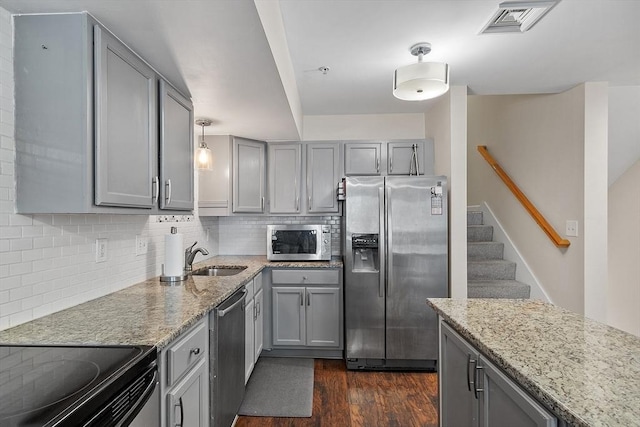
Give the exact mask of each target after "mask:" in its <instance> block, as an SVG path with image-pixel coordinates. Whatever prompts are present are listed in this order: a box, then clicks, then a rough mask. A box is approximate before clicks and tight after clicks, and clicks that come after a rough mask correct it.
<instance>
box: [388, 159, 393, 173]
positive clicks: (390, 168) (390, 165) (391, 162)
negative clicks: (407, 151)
mask: <svg viewBox="0 0 640 427" xmlns="http://www.w3.org/2000/svg"><path fill="white" fill-rule="evenodd" d="M389 172H393V156H389Z"/></svg>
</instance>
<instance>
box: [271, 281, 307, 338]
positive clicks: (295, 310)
mask: <svg viewBox="0 0 640 427" xmlns="http://www.w3.org/2000/svg"><path fill="white" fill-rule="evenodd" d="M304 291H305V288H303V287H279V286H274V287H272V288H271V301H272V308H273V310H272V313H273V345H274V346H275V345H287V346H300V345H305V344H306V337H305V332H306V330H305V308H304V300H305V298H304V297H305V292H304Z"/></svg>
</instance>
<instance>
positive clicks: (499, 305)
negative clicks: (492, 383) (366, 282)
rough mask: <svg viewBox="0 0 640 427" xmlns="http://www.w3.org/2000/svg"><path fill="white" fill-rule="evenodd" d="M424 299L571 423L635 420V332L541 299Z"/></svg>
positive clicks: (639, 420)
mask: <svg viewBox="0 0 640 427" xmlns="http://www.w3.org/2000/svg"><path fill="white" fill-rule="evenodd" d="M427 303H428V304H429V305H430V306H431V307H432V308H433V309H434V310H435V311H436V312H437V313H438V314H440V315H441V316H442V317H443V318H444V320H445V321H446V322H447V323H449V324H450V325H451V326H452V327H453V328H454V329H455V330H456V331H457V332H458V333H459V334H460V335H462V336H463V337H464V338H465V339H467V340H468V341H469V342H470V343H471V344H473V345H474V346H475V347H476V348H477V349H479V350H480V352H481V353H483V354H484V355H485V356H487V357H488V358H489V359H490V360H491V361H492V362H493V363H494V364H495V365H497V366H499V367H500V368H502V369H503V370H504V371H505V372H506V373H507V374H508V375H509V376H511V377H512V378H513V379H515V380H516V381H517V382H518V383H520V385H521V386H523V387H524V389H525V390H527V391H528V392H529V393H530V394H531V395H532V396H534V397H535V398H536V399H538V400H539V401H540V402H542V403H544V404H545V405H546V406H547V407H549V408H550V409H551V410H552V411H554V412H556V414H558V415H559V416H560V417H561V418H562V419H564V420H565V421H567V422H568V423H570V424H571V425H578V426H640V338H638V337H636V336H634V335H631V334H628V333H626V332H623V331H620V330H618V329H615V328H612V327H609V326H606V325H604V324H602V323H598V322H596V321H593V320H590V319H587V318H585V317H583V316H581V315H578V314H576V313H573V312H571V311H568V310H565V309H562V308H559V307H557V306H554V305H552V304H548V303H544V302H541V301H534V300H499V299H491V300H489V299H468V300H454V299H445V298H430V299H428V300H427Z"/></svg>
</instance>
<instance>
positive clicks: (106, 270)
mask: <svg viewBox="0 0 640 427" xmlns="http://www.w3.org/2000/svg"><path fill="white" fill-rule="evenodd" d="M11 28H12V27H11V15H10V14H9V13H8V12H7V11H6V10H4V9H2V8H0V330H2V329H6V328H8V327H11V326H15V325H18V324H20V323H24V322H27V321H29V320H32V319H35V318H38V317H42V316H45V315H47V314H50V313H53V312H55V311H59V310H62V309H64V308H67V307H71V306H73V305H76V304H80V303H82V302H85V301H88V300H91V299H94V298H98V297H100V296H103V295H106V294H108V293H111V292H113V291H116V290H118V289H122V288H125V287H127V286H130V285H133V284H135V283H137V282H140V281H142V280H145V279H147V278H150V277H153V276H158V275H160V274H161V264H162V262H163V258H164V250H163V248H164V234H166V233H168V232H169V229H170V227H171V226H172V225H177V226H178V230H179V231H180V232H182V233H183V234H184V235H185V236H184V238H185V244H187V243H191V242H193V241H196V240H198V242H199V246H203V247H205V248H207V249H209V252H211V253H212V254H215V253H216V251H217V248H218V242H217V235H218V221H217V219H216V218H206V219H204V220H203V221H201V220H200V219H199V218H198V216H185V217H184V219H185V220H188V222H180V223H175V222H156V220H157V218H156V217H153V216H152V217H149V216H143V215H103V214H101V215H17V214H14V211H15V166H14V158H15V142H14V126H13V116H14V112H13V105H14V99H13V91H14V84H13V62H12V34H11V31H12V30H11ZM194 139H195V140H197V138H194ZM207 230H208V232H207ZM136 235H141V236H145V237H147V238H148V239H149V249H148V252H147V254H146V255H140V256H136V255H135V238H136ZM207 235H208V236H209V240H208V241H207V239H206V237H207ZM96 238H106V239H108V255H107V261H106V262H102V263H96V262H95V239H96Z"/></svg>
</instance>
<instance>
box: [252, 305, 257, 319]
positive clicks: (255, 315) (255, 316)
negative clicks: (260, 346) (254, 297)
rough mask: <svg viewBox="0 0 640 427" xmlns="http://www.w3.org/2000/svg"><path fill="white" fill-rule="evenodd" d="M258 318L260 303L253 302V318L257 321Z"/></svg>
mask: <svg viewBox="0 0 640 427" xmlns="http://www.w3.org/2000/svg"><path fill="white" fill-rule="evenodd" d="M257 318H258V305H257V304H253V320H254V321H255V320H256V319H257Z"/></svg>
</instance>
